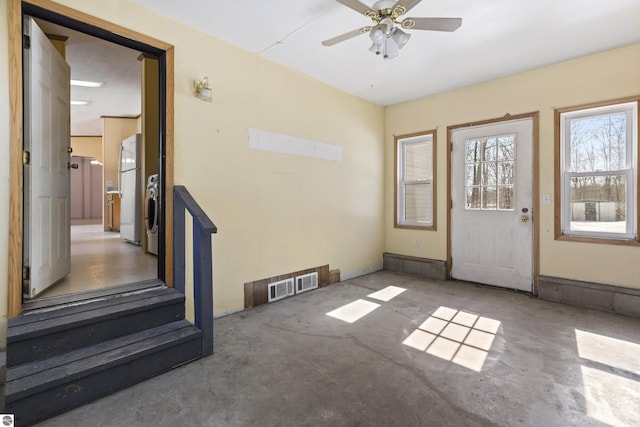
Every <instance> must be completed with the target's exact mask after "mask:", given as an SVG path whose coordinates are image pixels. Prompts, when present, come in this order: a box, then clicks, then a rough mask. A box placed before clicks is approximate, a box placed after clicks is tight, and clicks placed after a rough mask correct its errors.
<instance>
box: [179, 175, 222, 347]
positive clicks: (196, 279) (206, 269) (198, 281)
mask: <svg viewBox="0 0 640 427" xmlns="http://www.w3.org/2000/svg"><path fill="white" fill-rule="evenodd" d="M173 209H174V212H173V236H174V241H173V242H174V243H173V244H174V252H173V253H174V256H173V265H174V269H173V274H174V276H173V286H174V288H176V289H177V290H178V291H180V292H182V294H185V269H186V259H185V253H186V251H185V228H184V226H185V209H186V210H188V211H189V213H190V214H191V216H192V217H193V298H194V312H195V313H194V314H195V325H196V327H198V328H199V329H200V330H201V331H202V357H205V356H209V355H211V354H213V261H212V257H211V255H212V252H211V235H212V234H215V233H217V232H218V228H217V227H216V226H215V224H214V223H213V221H211V219H210V218H209V217H208V216H207V214H206V213H205V212H204V211H203V210H202V208H201V207H200V205H198V203H197V202H196V201H195V199H194V198H193V197H192V196H191V194H190V193H189V191H187V189H186V188H185V187H184V186H182V185H175V186H174V187H173Z"/></svg>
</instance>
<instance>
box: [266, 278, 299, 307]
mask: <svg viewBox="0 0 640 427" xmlns="http://www.w3.org/2000/svg"><path fill="white" fill-rule="evenodd" d="M267 290H268V292H269V302H273V301H278V300H279V299H282V298H286V297H288V296H291V295H293V294H294V291H293V278H289V279H284V280H280V281H278V282H273V283H269V284H268V285H267Z"/></svg>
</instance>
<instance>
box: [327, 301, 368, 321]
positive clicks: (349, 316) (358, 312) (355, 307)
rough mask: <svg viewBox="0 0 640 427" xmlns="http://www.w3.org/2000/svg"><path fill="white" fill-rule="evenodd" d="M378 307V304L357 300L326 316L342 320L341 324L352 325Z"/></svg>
mask: <svg viewBox="0 0 640 427" xmlns="http://www.w3.org/2000/svg"><path fill="white" fill-rule="evenodd" d="M378 307H380V304H376V303H375V302H371V301H365V300H362V299H359V300H356V301H354V302H350V303H349V304H346V305H343V306H342V307H340V308H336V309H335V310H333V311H330V312H328V313H327V316H330V317H333V318H336V319H338V320H342V321H343V322H347V323H354V322H357V321H358V320H360V319H362V318H363V317H364V316H366V315H367V314H369V313H371V312H372V311H373V310H375V309H376V308H378Z"/></svg>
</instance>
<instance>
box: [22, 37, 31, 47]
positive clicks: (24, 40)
mask: <svg viewBox="0 0 640 427" xmlns="http://www.w3.org/2000/svg"><path fill="white" fill-rule="evenodd" d="M22 46H23V47H24V48H25V49H31V37H29V36H28V35H26V34H24V35H23V36H22Z"/></svg>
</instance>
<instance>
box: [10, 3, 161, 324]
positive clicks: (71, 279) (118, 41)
mask: <svg viewBox="0 0 640 427" xmlns="http://www.w3.org/2000/svg"><path fill="white" fill-rule="evenodd" d="M22 6H23V7H22V12H23V16H30V17H33V18H35V19H37V20H38V21H39V22H40V23H42V24H43V26H49V27H50V28H49V29H51V28H53V29H54V30H56V31H57V32H59V31H58V30H64V31H66V32H68V33H77V34H81V35H83V36H84V38H85V41H86V39H88V38H91V39H95V40H96V41H98V42H99V43H102V44H103V45H104V44H111V45H117V47H118V48H122V49H124V48H126V49H128V50H131V51H132V52H134V57H133V58H134V60H135V61H136V62H140V61H144V59H154V60H155V70H154V72H155V79H152V81H153V84H152V86H149V87H152V88H153V89H154V90H155V105H149V104H150V103H149V102H147V104H146V105H143V107H142V110H140V108H141V107H140V105H138V109H139V112H138V114H137V115H135V114H131V113H130V112H126V111H125V112H123V114H124V117H117V118H122V119H128V120H130V121H133V122H138V123H137V127H136V128H135V129H133V132H132V133H133V135H144V134H149V135H151V138H148V139H147V140H146V141H144V143H145V146H144V148H146V149H143V150H142V160H143V162H142V163H143V165H142V166H141V169H142V170H143V172H142V174H141V177H142V178H141V179H140V180H139V183H138V189H137V190H136V193H137V195H138V200H139V203H136V213H135V214H133V216H134V217H135V218H136V220H137V222H138V224H139V226H140V231H139V237H138V238H137V239H133V240H130V241H125V239H123V238H122V237H121V236H120V233H119V230H118V228H119V227H118V224H117V221H116V222H113V221H114V217H113V211H112V210H111V209H114V206H113V205H111V204H110V201H112V200H115V201H119V199H120V197H119V196H120V194H119V193H120V188H118V187H117V186H114V185H113V184H114V182H116V181H118V179H117V178H118V176H116V178H115V179H109V177H108V173H107V171H106V169H107V166H106V161H105V158H104V157H105V156H104V155H103V156H102V158H101V159H98V158H96V157H93V156H85V155H82V154H84V153H82V152H78V153H75V154H80V155H77V156H74V155H73V154H72V153H71V152H72V151H73V147H72V145H73V142H72V141H71V142H70V143H69V147H68V149H69V152H70V153H69V154H70V155H69V157H68V162H67V169H68V170H69V171H70V172H72V173H76V175H77V176H80V177H82V182H81V185H80V188H81V189H82V191H81V192H80V193H81V197H80V200H76V199H74V198H73V197H72V198H71V201H70V203H69V207H68V212H69V214H68V215H67V216H68V217H69V218H70V219H71V217H72V215H71V214H72V208H75V211H74V212H75V215H73V216H75V217H74V218H73V220H72V221H71V220H70V221H69V226H68V229H67V230H65V231H64V233H65V234H66V235H67V236H68V241H69V245H68V246H69V255H70V258H71V260H72V262H71V265H72V268H71V273H70V274H68V275H65V276H64V278H62V279H61V280H56V281H55V285H54V286H52V287H50V288H49V289H47V290H45V291H43V292H38V293H37V294H38V295H37V297H40V298H42V299H46V298H47V297H49V296H54V295H63V294H70V293H78V292H83V291H88V290H91V289H100V288H104V287H110V286H116V285H125V284H129V283H132V282H139V281H141V280H145V279H154V280H156V281H157V280H158V279H159V280H161V281H164V280H165V274H166V268H165V265H166V261H165V260H166V257H167V256H170V254H167V253H166V252H167V251H166V250H165V237H166V235H167V233H166V232H165V223H166V215H165V210H166V207H167V205H169V206H170V205H171V204H170V202H168V203H167V202H166V201H165V200H163V199H164V197H156V198H155V199H154V205H153V206H154V211H155V212H154V214H155V215H156V218H157V219H156V220H155V230H154V231H155V234H154V245H153V247H152V248H150V246H149V245H148V239H147V231H146V228H145V223H150V222H148V221H146V219H147V218H145V213H146V212H145V210H144V206H143V203H144V202H145V200H144V197H145V192H146V190H147V188H146V184H147V181H148V178H149V177H151V176H153V177H154V178H153V181H154V186H155V192H156V194H159V195H163V194H164V193H165V191H166V190H167V187H168V184H169V183H170V182H171V180H170V176H167V174H166V160H165V159H166V142H167V141H166V132H165V126H166V112H167V105H166V102H167V100H166V98H167V96H166V93H167V92H166V87H167V83H166V81H167V80H166V79H167V68H166V67H167V57H166V54H167V48H170V46H169V45H166V46H164V43H161V42H159V44H160V45H161V46H160V47H154V46H153V45H150V44H146V43H143V42H140V41H136V40H134V39H136V37H135V35H136V34H135V33H133V32H131V33H132V34H133V35H134V37H130V38H125V37H123V36H119V35H116V33H122V32H118V31H113V32H111V33H109V32H105V30H104V27H103V28H98V27H94V26H91V25H89V24H86V23H84V22H82V21H81V20H75V19H72V18H71V17H69V16H63V15H60V14H57V13H54V12H51V11H48V10H46V9H43V8H41V7H37V6H33V5H31V4H26V3H24V4H22ZM69 11H70V15H71V16H74V15H78V16H79V17H81V18H86V17H85V16H82V14H80V13H77V14H75V13H74V11H71V10H69ZM114 27H115V26H114ZM65 37H68V36H64V35H62V37H59V38H62V39H63V38H65ZM146 41H152V42H155V41H154V40H153V39H147V40H146ZM171 53H172V52H171ZM105 60H107V61H108V58H105ZM90 65H95V64H90ZM98 65H99V64H98ZM103 65H104V64H103ZM115 66H117V64H115ZM138 76H140V73H138ZM71 77H72V79H73V78H74V75H73V74H72V75H71ZM96 80H100V79H96ZM22 82H23V85H28V84H29V82H28V80H27V78H26V77H25V76H23V78H22ZM143 83H144V82H143ZM139 86H140V85H138V88H137V90H138V93H139V94H140V87H139ZM23 87H24V86H23ZM107 89H108V88H107ZM147 89H148V87H147ZM26 92H28V91H26ZM23 93H24V92H23ZM121 95H122V94H121V93H120V94H118V93H116V94H115V96H116V97H118V96H120V97H122V96H121ZM143 96H144V95H143ZM24 97H25V98H26V97H27V94H26V93H25V95H24ZM23 101H24V103H25V110H24V121H25V123H24V129H25V133H26V132H27V125H28V121H29V118H30V117H29V116H30V112H29V109H28V105H27V104H28V100H27V99H24V100H23ZM139 104H140V103H139ZM143 104H144V103H143ZM150 111H151V113H149V112H150ZM145 112H146V116H147V120H146V121H145ZM116 114H117V113H116ZM101 116H102V117H98V118H97V120H101V119H102V121H103V122H104V120H105V119H109V120H111V119H115V118H116V117H114V113H110V112H103V113H102V114H101ZM150 116H153V120H148V119H149V118H150ZM21 117H22V116H21ZM72 121H73V114H72ZM15 125H16V123H14V127H15ZM72 128H73V123H72ZM145 129H146V130H147V131H148V132H144V130H145ZM101 130H104V123H102V129H101ZM121 131H122V130H121ZM96 133H100V135H96ZM111 133H112V135H111V136H112V137H113V133H114V132H111ZM70 134H71V135H72V136H76V137H85V138H86V137H94V138H95V137H97V138H98V139H101V140H102V142H103V144H104V140H105V134H104V132H89V134H86V133H85V134H78V133H75V135H74V133H73V132H72V133H70ZM116 138H117V137H116ZM26 140H27V135H26V134H25V143H26ZM116 148H118V147H116ZM80 151H81V150H80ZM103 154H104V151H103ZM117 163H118V161H115V162H111V164H112V165H114V164H115V165H116V169H119V168H118V167H117ZM94 169H96V170H97V169H100V172H97V171H96V172H94ZM25 173H26V172H25ZM118 175H119V174H118ZM72 176H73V175H69V187H70V189H69V192H71V187H72V186H73V184H72V182H73V181H72V180H71V177H72ZM96 177H98V178H96ZM168 178H169V182H168ZM87 179H88V181H87ZM28 180H29V178H28V177H27V176H25V177H24V181H25V182H26V183H28ZM93 181H98V184H99V185H95V184H92V182H93ZM75 185H76V187H78V183H76V184H75ZM114 187H115V188H114ZM14 188H15V187H12V189H14ZM97 188H99V189H97ZM76 193H77V191H76ZM14 196H17V195H16V194H14ZM110 196H111V197H110ZM24 197H25V200H27V197H28V196H27V194H25V195H24ZM20 199H22V198H20ZM114 204H116V203H115V202H114ZM29 208H30V204H29V203H25V204H24V206H23V208H22V209H23V220H24V221H23V225H24V230H23V239H22V242H23V247H25V248H28V249H25V251H24V253H25V254H27V253H28V251H30V250H33V248H30V247H29V245H30V244H31V241H30V239H29V236H30V234H33V233H31V232H30V226H29V221H28V219H29V214H30V210H29ZM78 209H80V211H82V214H81V215H79V214H78ZM151 224H153V223H151ZM62 240H64V239H62ZM127 240H129V239H127ZM57 246H58V247H60V246H61V245H59V244H58V245H57ZM62 246H64V245H62ZM54 247H55V245H54ZM23 257H24V258H25V259H26V260H29V258H28V257H27V256H24V255H23ZM24 270H25V269H24V268H23V278H24V277H25V275H24ZM14 277H15V276H14ZM26 277H27V279H29V275H27V276H26ZM26 282H27V283H28V280H26ZM23 283H24V282H23ZM169 285H170V283H169ZM12 289H13V292H11V291H10V292H11V293H12V294H13V297H10V299H11V302H10V311H11V314H10V315H14V316H15V315H16V314H19V311H18V310H16V307H18V308H19V307H20V306H21V305H23V304H26V303H27V302H28V301H29V300H28V299H26V298H24V297H30V296H31V295H29V294H28V293H27V294H26V295H25V294H24V293H22V292H16V290H17V289H16V288H15V287H14V288H12ZM16 294H17V295H20V300H22V303H21V302H20V301H16V299H17V298H16V297H17V295H16ZM69 299H70V300H72V299H73V296H72V295H71V296H70V297H69ZM16 311H18V312H16Z"/></svg>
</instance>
